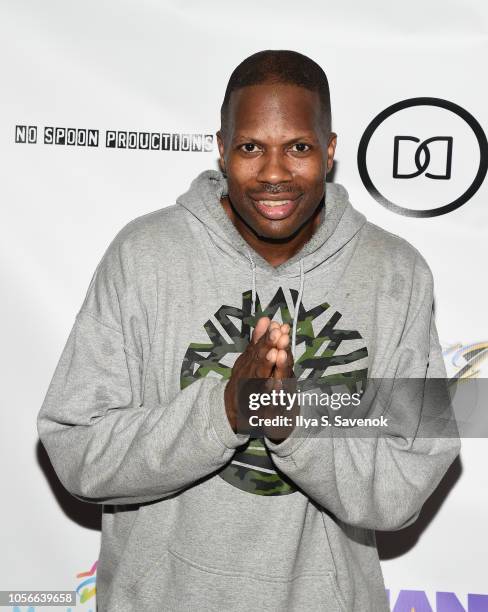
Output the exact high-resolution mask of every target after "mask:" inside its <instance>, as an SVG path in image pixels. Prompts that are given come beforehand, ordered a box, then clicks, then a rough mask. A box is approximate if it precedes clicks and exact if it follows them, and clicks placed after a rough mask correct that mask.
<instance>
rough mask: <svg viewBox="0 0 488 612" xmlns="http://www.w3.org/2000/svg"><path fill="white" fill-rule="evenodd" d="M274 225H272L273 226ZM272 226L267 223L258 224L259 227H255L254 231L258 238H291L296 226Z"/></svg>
mask: <svg viewBox="0 0 488 612" xmlns="http://www.w3.org/2000/svg"><path fill="white" fill-rule="evenodd" d="M278 223H281V222H279V221H278V222H277V224H278ZM273 226H274V227H273ZM273 226H271V227H270V226H269V225H267V226H266V227H263V226H262V225H260V226H259V227H255V228H254V231H255V232H256V234H257V235H258V236H259V237H260V238H268V239H272V240H273V239H274V240H286V239H287V238H291V237H292V236H293V234H294V233H295V232H296V231H297V229H298V228H289V227H287V228H286V227H276V226H275V224H273Z"/></svg>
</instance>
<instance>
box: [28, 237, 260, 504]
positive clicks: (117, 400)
mask: <svg viewBox="0 0 488 612" xmlns="http://www.w3.org/2000/svg"><path fill="white" fill-rule="evenodd" d="M126 250H127V249H126V245H124V244H121V240H119V239H116V240H115V241H114V242H113V243H112V244H111V246H110V247H109V249H108V250H107V252H106V253H105V255H104V257H103V258H102V260H101V262H100V264H99V265H98V267H97V269H96V271H95V274H94V276H93V278H92V281H91V283H90V286H89V289H88V292H87V295H86V298H85V301H84V303H83V305H82V308H81V309H80V311H79V312H78V314H77V316H76V319H75V322H74V325H73V327H72V329H71V332H70V334H69V337H68V339H67V342H66V345H65V347H64V350H63V351H62V354H61V357H60V359H59V362H58V364H57V367H56V369H55V372H54V375H53V378H52V380H51V383H50V385H49V388H48V391H47V394H46V397H45V399H44V402H43V405H42V407H41V409H40V412H39V414H38V417H37V428H38V433H39V437H40V439H41V441H42V443H43V445H44V447H45V448H46V451H47V453H48V455H49V458H50V460H51V463H52V465H53V467H54V469H55V471H56V473H57V475H58V477H59V479H60V481H61V483H62V484H63V485H64V486H65V488H66V489H67V490H68V491H69V492H70V493H71V494H72V495H73V496H74V497H76V498H78V499H81V500H83V501H88V502H93V503H106V504H133V503H143V502H149V501H153V500H156V499H160V498H164V497H167V496H170V495H173V494H175V493H177V492H179V491H181V490H182V489H184V488H186V487H188V486H190V485H192V484H194V483H196V482H197V481H198V480H199V479H202V478H204V477H206V476H208V475H210V474H212V473H213V472H215V471H216V470H218V469H219V468H221V467H222V466H223V465H224V464H225V463H227V462H228V461H229V460H230V458H231V457H232V455H233V454H234V451H235V448H236V447H238V446H239V445H241V444H243V443H244V442H245V441H246V440H247V439H248V436H244V435H241V434H235V433H234V432H233V430H232V429H231V427H230V424H229V422H228V420H227V416H226V413H225V404H224V388H225V384H226V381H221V380H220V379H217V378H210V377H207V378H204V379H202V380H198V381H196V382H194V383H192V384H191V385H189V386H188V387H186V388H185V389H184V390H182V391H181V392H179V393H178V394H177V395H176V397H174V398H173V399H172V400H171V401H169V402H167V403H156V402H150V403H149V402H148V401H143V399H142V398H143V379H144V376H143V372H144V362H145V360H147V358H148V357H147V351H146V350H141V347H143V346H144V345H145V340H144V338H145V336H146V335H149V334H148V330H147V329H146V328H147V324H146V325H144V324H142V321H143V320H144V319H150V318H151V317H150V315H149V314H148V312H146V311H148V310H149V307H150V305H149V304H147V303H141V300H140V297H139V294H140V291H141V288H140V283H138V282H134V280H133V276H132V273H133V271H132V270H131V262H130V259H131V258H130V257H128V255H127V253H126V252H125V251H126ZM137 255H138V261H139V262H140V261H142V260H143V259H144V253H143V252H138V253H137ZM146 276H147V275H146ZM149 280H150V279H149ZM153 280H154V279H153ZM155 292H156V290H155V287H154V286H152V294H155ZM123 322H124V323H123ZM144 353H146V356H145V357H143V354H144Z"/></svg>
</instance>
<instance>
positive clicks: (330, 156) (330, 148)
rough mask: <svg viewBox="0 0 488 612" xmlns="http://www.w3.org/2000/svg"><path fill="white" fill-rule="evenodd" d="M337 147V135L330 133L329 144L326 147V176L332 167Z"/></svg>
mask: <svg viewBox="0 0 488 612" xmlns="http://www.w3.org/2000/svg"><path fill="white" fill-rule="evenodd" d="M336 145H337V134H336V133H335V132H331V133H330V135H329V144H328V145H327V174H329V172H330V171H331V170H332V166H333V165H334V154H335V149H336Z"/></svg>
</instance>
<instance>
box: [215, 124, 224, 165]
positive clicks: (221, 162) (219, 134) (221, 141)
mask: <svg viewBox="0 0 488 612" xmlns="http://www.w3.org/2000/svg"><path fill="white" fill-rule="evenodd" d="M215 135H216V136H217V146H218V147H219V168H220V170H221V172H222V173H223V174H225V158H224V137H223V134H222V130H221V129H220V130H219V131H218V132H217V133H216V134H215Z"/></svg>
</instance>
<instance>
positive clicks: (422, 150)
mask: <svg viewBox="0 0 488 612" xmlns="http://www.w3.org/2000/svg"><path fill="white" fill-rule="evenodd" d="M402 141H411V142H420V138H415V136H395V140H394V145H393V178H397V179H406V178H415V177H417V176H420V175H421V174H422V172H424V171H425V170H426V169H427V168H428V167H429V164H430V149H429V144H430V143H431V142H445V143H446V144H447V148H446V168H445V172H444V173H443V174H432V173H431V172H425V176H426V177H427V178H431V179H444V180H448V179H450V178H451V162H452V136H432V138H427V139H426V140H424V141H423V142H420V144H419V146H418V147H417V149H416V151H415V155H414V161H415V165H416V166H417V170H416V171H415V172H409V173H406V174H405V173H404V174H401V173H400V172H399V171H398V157H399V155H398V153H399V149H400V143H401V142H402ZM421 155H423V158H424V161H423V162H422V161H421V159H420V158H421Z"/></svg>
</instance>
